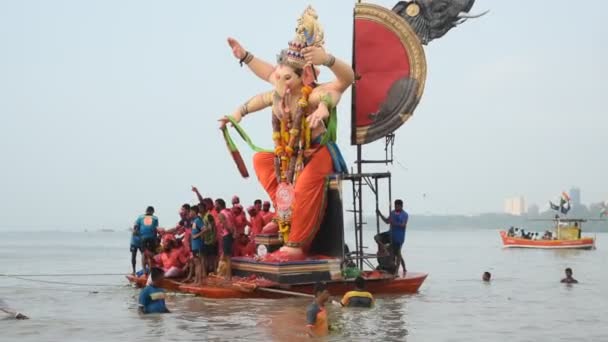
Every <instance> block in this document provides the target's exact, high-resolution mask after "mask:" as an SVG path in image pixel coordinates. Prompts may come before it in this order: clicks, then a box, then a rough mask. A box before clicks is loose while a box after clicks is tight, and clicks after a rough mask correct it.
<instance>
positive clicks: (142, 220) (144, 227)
mask: <svg viewBox="0 0 608 342" xmlns="http://www.w3.org/2000/svg"><path fill="white" fill-rule="evenodd" d="M135 226H138V227H139V232H140V234H141V247H142V249H143V253H142V262H141V264H142V267H143V269H144V272H145V273H146V274H148V268H147V267H146V266H148V267H151V265H152V257H153V256H154V254H155V253H156V245H157V235H158V232H157V229H158V218H157V217H156V216H154V207H152V206H149V207H148V208H146V213H145V214H144V215H141V216H139V217H138V218H137V220H135Z"/></svg>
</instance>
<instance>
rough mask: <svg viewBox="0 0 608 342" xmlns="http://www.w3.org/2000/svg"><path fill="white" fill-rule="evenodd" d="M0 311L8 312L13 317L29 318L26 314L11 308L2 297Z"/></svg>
mask: <svg viewBox="0 0 608 342" xmlns="http://www.w3.org/2000/svg"><path fill="white" fill-rule="evenodd" d="M0 311H2V312H4V313H7V314H9V315H10V316H12V318H14V319H29V317H27V316H26V315H24V314H22V313H20V312H17V311H15V310H13V309H11V308H10V307H9V306H8V305H7V304H6V303H5V302H4V301H3V300H2V299H0Z"/></svg>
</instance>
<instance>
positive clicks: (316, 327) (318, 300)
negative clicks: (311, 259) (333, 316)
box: [306, 283, 329, 337]
mask: <svg viewBox="0 0 608 342" xmlns="http://www.w3.org/2000/svg"><path fill="white" fill-rule="evenodd" d="M314 295H315V299H314V300H313V301H312V303H311V304H310V305H309V306H308V308H307V309H306V332H307V333H308V335H310V336H311V337H322V336H326V335H327V334H328V333H329V324H328V322H327V310H326V309H325V303H327V301H328V300H329V291H327V286H326V285H325V283H316V284H315V287H314Z"/></svg>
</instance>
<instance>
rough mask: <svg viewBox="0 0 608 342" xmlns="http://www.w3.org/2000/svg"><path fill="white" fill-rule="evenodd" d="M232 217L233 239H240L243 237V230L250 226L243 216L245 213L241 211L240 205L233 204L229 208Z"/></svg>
mask: <svg viewBox="0 0 608 342" xmlns="http://www.w3.org/2000/svg"><path fill="white" fill-rule="evenodd" d="M231 211H232V217H233V218H234V229H235V236H234V238H235V239H238V238H240V237H241V235H245V228H246V227H247V226H249V225H250V223H249V221H248V220H247V216H246V215H245V211H244V210H243V206H242V205H240V204H238V203H237V204H235V205H233V206H232V208H231Z"/></svg>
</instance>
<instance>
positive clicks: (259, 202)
mask: <svg viewBox="0 0 608 342" xmlns="http://www.w3.org/2000/svg"><path fill="white" fill-rule="evenodd" d="M253 206H254V207H255V210H257V212H258V213H261V212H262V200H261V199H259V198H258V199H256V200H255V201H253Z"/></svg>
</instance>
